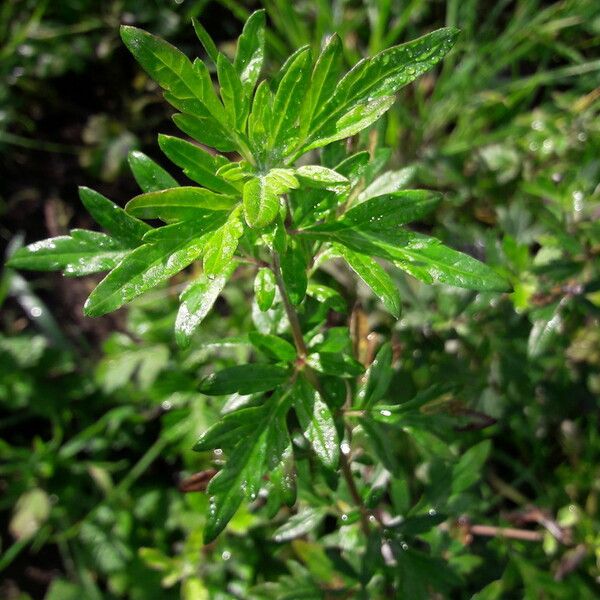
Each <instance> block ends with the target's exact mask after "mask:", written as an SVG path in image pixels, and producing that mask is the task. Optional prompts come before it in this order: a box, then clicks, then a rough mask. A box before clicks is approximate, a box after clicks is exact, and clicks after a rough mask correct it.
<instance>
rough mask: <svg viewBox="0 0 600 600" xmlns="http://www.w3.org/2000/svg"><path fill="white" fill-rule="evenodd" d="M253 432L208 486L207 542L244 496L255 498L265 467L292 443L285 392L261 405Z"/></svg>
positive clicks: (277, 460)
mask: <svg viewBox="0 0 600 600" xmlns="http://www.w3.org/2000/svg"><path fill="white" fill-rule="evenodd" d="M261 409H262V411H261V412H260V413H257V414H259V416H260V418H259V419H258V420H256V421H255V422H254V424H253V425H254V427H253V428H252V434H251V435H245V436H241V437H239V438H238V440H239V441H238V443H237V445H236V446H235V448H234V449H233V452H232V453H231V455H230V456H229V460H228V461H227V464H226V465H225V467H224V468H223V469H222V470H221V471H220V472H219V473H218V474H217V475H216V477H214V478H213V479H212V480H211V482H210V484H209V486H208V493H209V494H210V495H211V498H210V506H209V514H208V520H207V523H206V527H205V530H204V542H205V543H209V542H211V541H212V540H214V539H215V537H216V536H217V535H219V533H220V532H221V531H223V529H224V528H225V526H226V525H227V523H228V522H229V520H230V519H231V517H233V515H234V514H235V512H236V510H237V509H238V507H239V505H240V504H241V502H242V501H243V499H244V498H248V499H250V500H254V498H255V497H256V494H257V492H258V490H259V488H260V484H261V481H262V476H263V474H264V472H265V471H266V470H269V469H273V468H275V467H276V466H277V465H278V464H279V463H280V462H281V460H282V458H283V456H284V455H285V453H286V451H288V449H289V446H290V441H289V436H288V434H287V429H286V425H285V418H286V415H287V412H288V409H289V400H288V397H287V395H286V394H283V396H282V395H280V394H273V396H271V398H269V399H268V400H267V401H266V402H265V404H264V405H263V406H262V407H261Z"/></svg>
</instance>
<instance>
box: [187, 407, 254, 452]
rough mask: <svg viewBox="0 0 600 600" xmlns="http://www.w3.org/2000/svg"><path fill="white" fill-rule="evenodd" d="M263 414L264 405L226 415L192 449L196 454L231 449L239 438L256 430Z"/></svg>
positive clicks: (241, 409)
mask: <svg viewBox="0 0 600 600" xmlns="http://www.w3.org/2000/svg"><path fill="white" fill-rule="evenodd" d="M264 413H265V406H264V405H261V406H251V407H249V408H240V409H238V410H234V411H232V412H230V413H227V414H226V415H224V416H223V417H221V419H219V420H218V421H217V422H216V423H215V424H214V425H212V426H211V427H209V428H208V429H207V430H206V431H205V432H204V433H203V434H202V435H201V436H200V438H199V439H198V441H197V442H196V444H195V445H194V448H193V449H194V450H195V451H196V452H207V451H208V450H215V449H217V448H233V447H234V446H236V445H237V444H238V443H239V441H240V439H241V438H243V437H244V436H245V435H246V434H248V433H250V432H251V431H253V430H254V429H255V428H256V424H257V423H259V422H260V421H261V419H262V418H263V417H264Z"/></svg>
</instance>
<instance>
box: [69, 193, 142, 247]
mask: <svg viewBox="0 0 600 600" xmlns="http://www.w3.org/2000/svg"><path fill="white" fill-rule="evenodd" d="M79 197H80V198H81V202H82V203H83V205H84V206H85V208H86V210H87V211H88V212H89V213H90V215H91V216H92V217H93V218H94V220H95V221H96V223H98V225H101V226H102V227H104V229H106V230H107V231H108V232H109V233H110V234H111V235H112V236H113V237H114V238H115V239H116V240H118V241H120V242H122V243H124V244H126V245H127V246H129V247H135V246H138V245H139V244H140V243H141V241H142V238H143V237H144V235H145V234H146V233H147V232H148V231H150V230H151V229H152V227H150V225H147V224H146V223H144V222H143V221H140V220H138V219H136V218H134V217H132V216H131V215H129V214H127V213H126V212H125V211H124V210H123V209H122V208H121V207H119V206H117V205H116V204H115V203H114V202H111V201H110V200H109V199H108V198H106V196H103V195H102V194H99V193H98V192H96V191H94V190H92V189H90V188H87V187H80V188H79Z"/></svg>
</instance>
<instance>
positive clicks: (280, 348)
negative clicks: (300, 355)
mask: <svg viewBox="0 0 600 600" xmlns="http://www.w3.org/2000/svg"><path fill="white" fill-rule="evenodd" d="M248 337H249V339H250V342H251V343H252V345H253V346H254V347H255V348H258V350H260V351H261V352H262V353H263V354H265V355H266V356H268V357H269V358H272V359H273V360H276V361H282V362H292V361H294V360H295V359H296V349H295V348H294V346H292V344H290V343H289V342H288V341H286V340H284V339H282V338H280V337H279V336H276V335H269V334H265V333H259V332H258V331H251V332H250V333H249V334H248Z"/></svg>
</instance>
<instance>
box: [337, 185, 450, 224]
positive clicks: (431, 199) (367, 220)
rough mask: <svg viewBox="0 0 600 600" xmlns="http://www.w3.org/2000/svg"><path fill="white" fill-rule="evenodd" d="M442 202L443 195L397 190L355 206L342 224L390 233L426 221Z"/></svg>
mask: <svg viewBox="0 0 600 600" xmlns="http://www.w3.org/2000/svg"><path fill="white" fill-rule="evenodd" d="M440 200H441V195H440V194H437V193H434V192H429V191H427V190H403V191H398V192H395V193H392V194H385V195H383V196H376V197H374V198H370V199H369V200H365V201H364V202H361V203H360V204H357V205H356V206H353V207H352V208H351V209H350V210H348V211H347V212H346V213H345V214H344V216H343V218H342V221H343V222H344V223H348V224H350V225H352V226H354V227H358V228H359V229H370V230H378V229H381V230H390V229H393V228H395V227H400V226H401V225H404V224H406V223H410V222H412V221H417V220H418V219H421V218H423V217H424V216H426V215H428V214H429V213H430V212H431V211H432V210H434V209H435V207H436V206H437V205H438V204H439V202H440Z"/></svg>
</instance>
